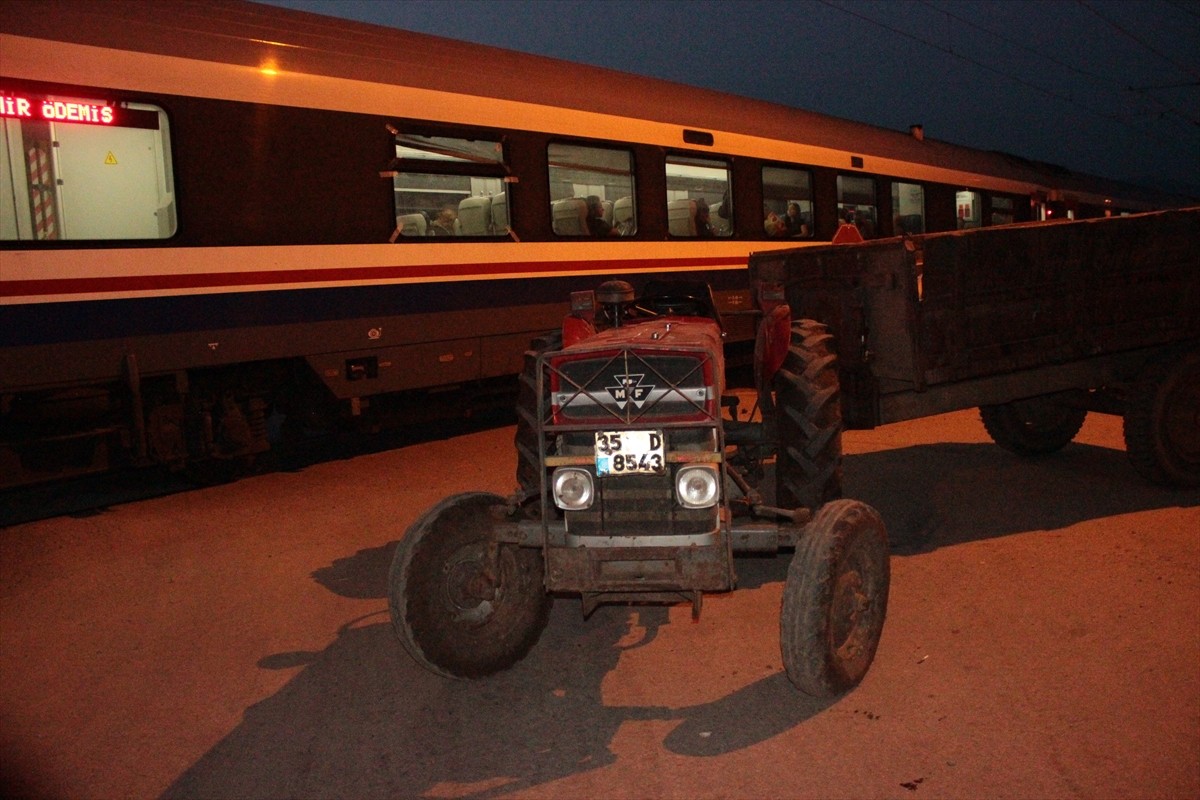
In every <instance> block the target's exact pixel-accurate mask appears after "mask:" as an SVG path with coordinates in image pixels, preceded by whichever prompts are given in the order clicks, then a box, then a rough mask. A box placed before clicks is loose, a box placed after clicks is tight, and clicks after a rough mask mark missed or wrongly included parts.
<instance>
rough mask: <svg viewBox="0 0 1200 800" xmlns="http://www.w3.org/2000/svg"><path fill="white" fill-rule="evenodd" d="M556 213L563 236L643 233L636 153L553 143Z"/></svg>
mask: <svg viewBox="0 0 1200 800" xmlns="http://www.w3.org/2000/svg"><path fill="white" fill-rule="evenodd" d="M546 156H547V160H548V162H549V165H550V214H551V223H552V226H553V230H554V232H555V233H556V234H558V235H559V236H632V235H634V234H635V233H637V208H636V205H635V202H634V191H633V153H631V152H630V151H628V150H616V149H609V148H603V147H585V146H583V145H576V144H563V143H558V142H552V143H551V144H550V145H549V146H548V147H547V149H546Z"/></svg>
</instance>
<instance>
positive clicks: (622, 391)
mask: <svg viewBox="0 0 1200 800" xmlns="http://www.w3.org/2000/svg"><path fill="white" fill-rule="evenodd" d="M645 377H646V375H645V373H643V374H641V375H613V378H614V379H615V380H616V381H617V385H616V386H605V387H604V388H605V389H607V390H608V393H609V394H610V395H612V399H613V400H616V401H617V408H620V409H621V410H622V411H624V410H625V407H626V406H628V405H629V403H630V401H632V402H633V404H634V406H636V407H637V408H641V407H642V404H643V403H645V402H646V398H647V397H649V396H650V392H652V391H654V384H653V383H648V384H644V385H643V384H642V379H643V378H645Z"/></svg>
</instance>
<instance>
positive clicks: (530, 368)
mask: <svg viewBox="0 0 1200 800" xmlns="http://www.w3.org/2000/svg"><path fill="white" fill-rule="evenodd" d="M561 349H562V331H554V332H552V333H548V334H546V335H545V336H540V337H538V338H537V339H534V340H533V341H532V342H530V344H529V349H528V350H526V351H525V365H524V368H523V369H522V370H521V376H520V386H519V388H518V390H517V433H516V436H515V438H514V443H515V444H516V447H517V485H518V486H519V487H520V488H521V489H523V490H528V491H533V493H534V494H537V493H538V492H540V491H541V486H542V482H541V481H542V459H541V456H542V452H541V451H542V441H541V436H540V435H539V434H538V418H537V416H538V393H537V380H538V372H537V371H538V357H539V356H541V355H542V353H548V352H550V351H552V350H561ZM545 389H546V390H547V391H549V387H545Z"/></svg>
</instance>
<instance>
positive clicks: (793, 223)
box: [784, 203, 809, 237]
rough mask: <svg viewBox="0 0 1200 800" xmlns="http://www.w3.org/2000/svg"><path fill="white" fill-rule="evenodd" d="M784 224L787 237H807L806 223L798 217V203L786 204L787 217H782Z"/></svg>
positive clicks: (802, 218)
mask: <svg viewBox="0 0 1200 800" xmlns="http://www.w3.org/2000/svg"><path fill="white" fill-rule="evenodd" d="M784 222H785V223H787V235H788V236H800V237H807V236H808V235H809V230H808V223H807V222H805V221H804V217H803V216H801V215H800V204H799V203H788V207H787V216H786V217H784Z"/></svg>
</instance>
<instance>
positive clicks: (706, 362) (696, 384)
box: [550, 348, 717, 425]
mask: <svg viewBox="0 0 1200 800" xmlns="http://www.w3.org/2000/svg"><path fill="white" fill-rule="evenodd" d="M713 372H714V366H713V363H712V361H711V359H709V358H708V357H707V355H706V354H705V353H703V352H694V353H654V352H634V351H633V350H630V349H627V348H623V349H619V350H611V351H606V352H588V353H586V354H583V355H581V356H577V357H562V358H556V359H555V361H554V366H553V369H552V370H551V375H550V387H551V403H552V405H553V409H554V420H555V422H556V423H558V424H564V423H565V424H569V423H575V422H596V423H599V424H610V425H611V424H614V423H618V424H625V425H628V424H636V423H638V422H639V421H649V420H655V421H685V420H701V419H714V418H716V416H717V397H716V395H717V389H716V383H715V379H714V375H713Z"/></svg>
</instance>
